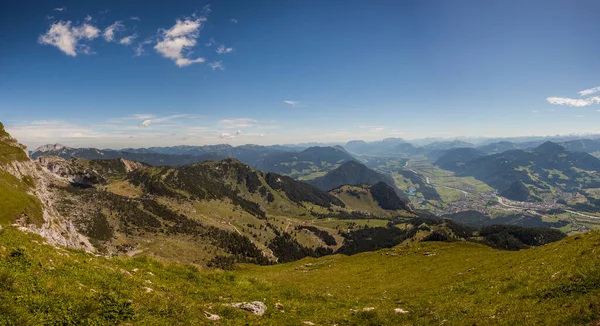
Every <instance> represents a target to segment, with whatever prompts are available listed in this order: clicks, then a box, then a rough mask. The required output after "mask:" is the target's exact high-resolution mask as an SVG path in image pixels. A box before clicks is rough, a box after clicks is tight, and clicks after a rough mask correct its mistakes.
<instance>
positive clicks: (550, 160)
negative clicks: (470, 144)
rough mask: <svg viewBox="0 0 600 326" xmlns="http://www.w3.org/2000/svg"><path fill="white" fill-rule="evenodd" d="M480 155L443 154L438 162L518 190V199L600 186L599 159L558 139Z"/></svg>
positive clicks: (499, 186)
mask: <svg viewBox="0 0 600 326" xmlns="http://www.w3.org/2000/svg"><path fill="white" fill-rule="evenodd" d="M449 154H450V153H448V155H449ZM477 156H478V155H475V156H466V155H463V156H461V155H455V156H453V157H452V159H447V160H446V159H444V158H440V160H438V161H437V162H436V164H438V165H439V166H440V167H443V168H445V169H448V170H451V171H454V172H456V173H457V174H458V175H462V176H473V177H475V178H477V179H479V180H481V181H483V182H485V183H487V184H489V185H490V186H492V187H494V188H496V189H497V190H498V191H500V192H501V193H502V192H506V193H509V194H511V193H512V194H515V195H514V196H513V198H515V199H522V198H525V197H528V196H529V193H528V192H531V194H532V195H534V196H537V197H554V198H556V197H557V196H559V195H560V193H561V192H576V191H579V190H581V189H587V188H597V187H600V178H599V177H598V175H597V172H598V171H600V160H599V159H597V158H595V157H594V156H592V155H590V154H587V153H583V152H570V151H567V150H566V149H565V148H564V147H562V146H561V145H559V144H556V143H552V142H545V143H543V144H541V145H539V146H538V147H536V148H534V149H533V150H509V151H505V152H503V153H499V154H493V155H487V156H480V157H477ZM517 181H519V182H522V183H523V185H525V186H526V188H527V189H526V188H523V187H522V186H521V185H520V184H518V183H515V182H517Z"/></svg>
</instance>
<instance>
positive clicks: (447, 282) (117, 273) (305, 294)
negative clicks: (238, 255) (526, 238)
mask: <svg viewBox="0 0 600 326" xmlns="http://www.w3.org/2000/svg"><path fill="white" fill-rule="evenodd" d="M242 301H262V302H264V303H265V304H266V306H267V310H266V313H265V314H264V315H263V316H257V315H253V314H252V313H250V312H247V311H244V310H240V309H236V308H232V307H228V306H226V304H229V303H234V302H242ZM207 315H218V316H219V317H220V320H217V321H211V320H209V319H208V318H207V317H206V316H207ZM598 321H600V233H598V232H591V233H587V234H582V235H574V236H570V237H567V238H566V239H565V240H562V241H559V242H556V243H552V244H549V245H546V246H542V247H538V248H533V249H527V250H522V251H518V252H507V251H498V250H494V249H491V248H489V247H486V246H483V245H478V244H474V243H469V242H454V243H442V242H422V243H415V244H409V245H401V246H397V247H395V248H391V249H384V250H380V251H376V252H369V253H362V254H358V255H354V256H343V255H336V256H326V257H323V258H319V259H304V260H301V261H297V262H294V263H288V264H280V265H274V266H266V267H260V266H255V265H241V266H239V267H238V269H237V270H235V271H231V272H222V271H209V270H202V269H199V268H198V267H195V266H192V265H182V264H175V263H162V262H159V261H156V260H153V259H150V258H105V257H100V256H94V255H91V254H88V253H84V252H81V251H76V250H71V249H63V248H58V247H53V246H50V245H47V244H44V240H42V238H40V237H38V236H36V235H32V234H24V233H21V232H19V231H18V230H16V229H14V228H11V227H8V228H5V229H3V230H0V324H2V325H4V324H17V325H39V324H56V323H59V324H66V325H68V324H135V325H174V324H181V325H199V324H215V325H247V324H252V325H254V324H264V325H305V324H310V323H314V324H315V325H333V324H338V325H403V324H411V325H415V324H417V325H432V324H436V325H439V324H444V325H465V324H478V325H486V324H501V325H510V324H518V325H520V324H544V325H571V324H584V325H587V324H590V323H592V322H598ZM305 322H310V323H305Z"/></svg>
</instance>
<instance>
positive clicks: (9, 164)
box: [0, 123, 94, 251]
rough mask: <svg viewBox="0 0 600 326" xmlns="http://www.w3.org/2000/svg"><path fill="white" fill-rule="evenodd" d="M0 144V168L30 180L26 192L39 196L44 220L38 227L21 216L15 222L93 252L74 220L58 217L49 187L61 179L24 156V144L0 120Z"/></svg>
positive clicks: (19, 177) (66, 244) (59, 242)
mask: <svg viewBox="0 0 600 326" xmlns="http://www.w3.org/2000/svg"><path fill="white" fill-rule="evenodd" d="M0 147H1V148H2V149H3V152H4V153H6V155H5V156H3V157H0V158H1V160H0V170H4V171H6V172H8V173H10V174H12V175H13V176H15V177H16V178H18V179H19V180H25V179H27V180H32V184H31V186H30V188H29V190H28V191H27V192H28V193H29V194H30V195H32V196H35V197H37V198H38V199H39V201H40V202H41V204H42V205H41V206H42V217H43V219H44V222H43V224H42V225H41V226H38V225H35V224H27V222H26V221H25V220H24V219H17V220H16V224H17V225H18V226H19V227H20V229H21V230H23V231H29V232H35V233H38V234H40V235H41V236H43V237H44V238H46V239H47V240H48V242H49V243H52V244H58V245H62V246H67V247H72V248H78V249H83V250H86V251H94V246H92V244H91V243H90V242H89V240H88V239H87V238H86V237H85V236H83V235H81V234H80V233H78V232H77V230H76V228H75V226H74V225H73V223H72V222H71V221H70V220H69V219H67V218H65V217H64V216H61V215H60V213H59V212H58V211H57V210H56V209H55V208H54V204H53V203H54V202H55V198H54V195H53V193H52V191H51V190H50V185H51V184H52V183H53V182H64V181H63V180H56V177H55V176H54V175H52V174H51V173H49V172H48V171H47V170H45V169H43V168H42V166H41V165H40V164H39V163H38V162H35V161H31V160H30V159H29V157H28V155H27V152H26V150H25V149H26V148H25V146H23V145H21V144H19V143H18V142H17V140H16V139H14V138H12V137H11V136H10V135H9V134H8V133H7V132H6V131H5V130H4V125H2V124H1V123H0Z"/></svg>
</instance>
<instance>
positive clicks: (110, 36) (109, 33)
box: [102, 21, 125, 42]
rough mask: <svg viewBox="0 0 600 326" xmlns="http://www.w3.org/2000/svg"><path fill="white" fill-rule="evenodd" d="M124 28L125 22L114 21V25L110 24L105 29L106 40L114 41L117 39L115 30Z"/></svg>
mask: <svg viewBox="0 0 600 326" xmlns="http://www.w3.org/2000/svg"><path fill="white" fill-rule="evenodd" d="M124 28H125V26H123V23H121V22H120V21H116V22H114V23H113V24H112V25H110V26H108V27H107V28H106V29H104V33H103V34H102V35H103V36H104V40H105V41H106V42H112V41H114V40H115V32H118V31H122V30H123V29H124Z"/></svg>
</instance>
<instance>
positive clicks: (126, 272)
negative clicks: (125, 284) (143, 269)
mask: <svg viewBox="0 0 600 326" xmlns="http://www.w3.org/2000/svg"><path fill="white" fill-rule="evenodd" d="M121 273H122V274H124V275H125V276H133V275H132V274H131V273H129V272H128V271H126V270H124V269H122V270H121Z"/></svg>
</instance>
